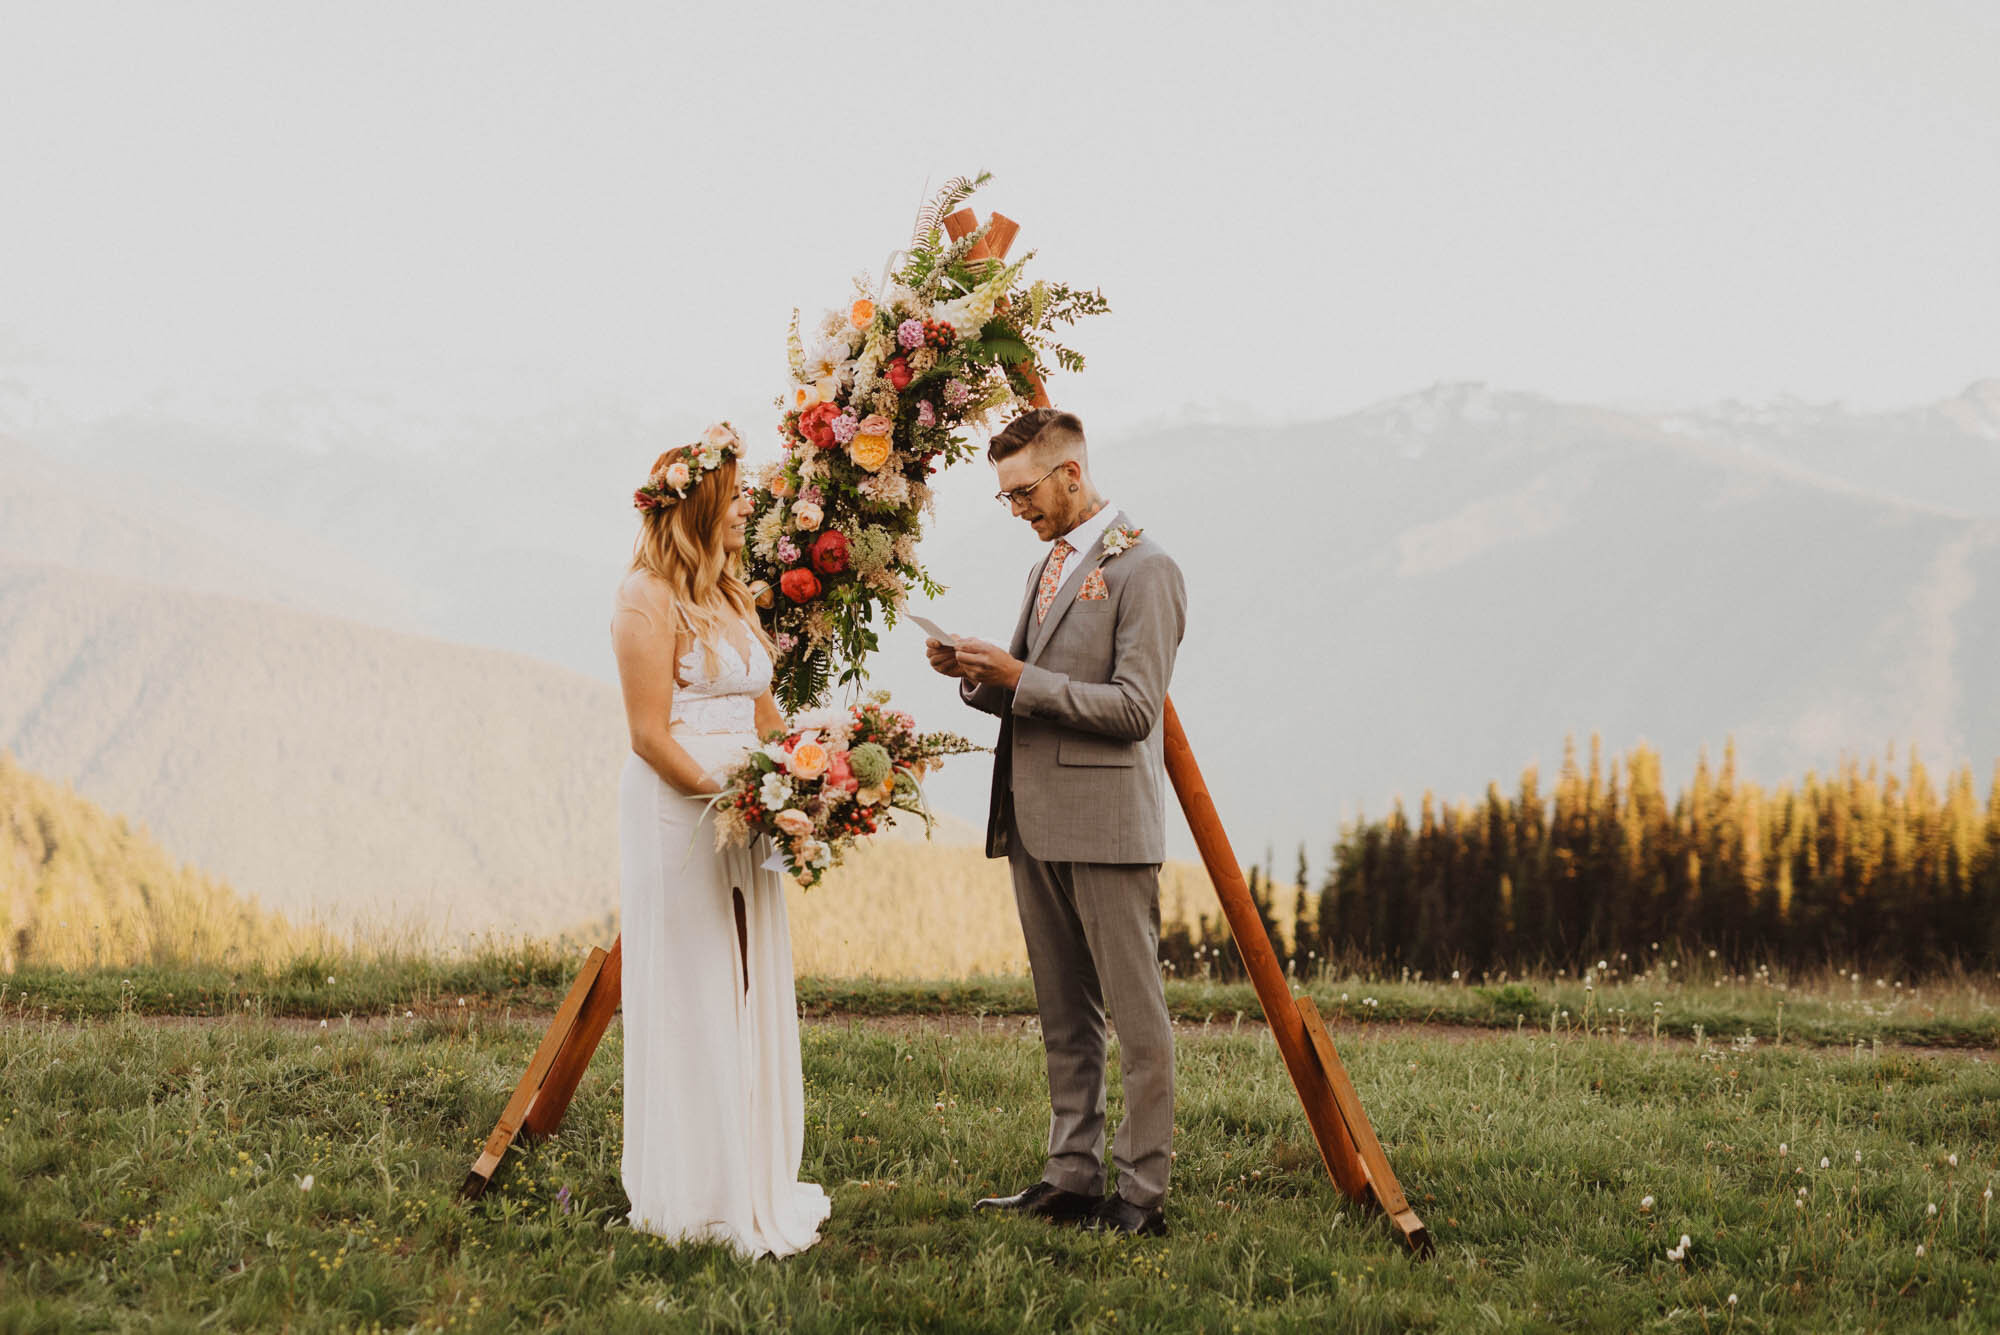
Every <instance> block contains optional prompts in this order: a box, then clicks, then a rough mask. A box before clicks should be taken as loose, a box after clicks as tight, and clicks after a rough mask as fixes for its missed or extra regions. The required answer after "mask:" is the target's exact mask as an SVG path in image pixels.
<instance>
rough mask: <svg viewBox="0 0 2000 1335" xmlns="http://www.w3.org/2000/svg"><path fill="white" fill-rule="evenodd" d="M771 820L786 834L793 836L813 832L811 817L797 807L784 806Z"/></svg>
mask: <svg viewBox="0 0 2000 1335" xmlns="http://www.w3.org/2000/svg"><path fill="white" fill-rule="evenodd" d="M771 822H772V824H774V825H776V826H777V827H778V828H779V829H781V830H783V831H784V832H785V833H786V834H789V835H793V836H799V835H807V834H811V833H812V832H813V823H812V817H811V816H808V815H806V813H805V812H803V811H800V810H799V809H798V808H797V807H786V808H785V809H784V810H783V811H780V812H779V813H778V814H777V815H775V816H773V817H772V818H771Z"/></svg>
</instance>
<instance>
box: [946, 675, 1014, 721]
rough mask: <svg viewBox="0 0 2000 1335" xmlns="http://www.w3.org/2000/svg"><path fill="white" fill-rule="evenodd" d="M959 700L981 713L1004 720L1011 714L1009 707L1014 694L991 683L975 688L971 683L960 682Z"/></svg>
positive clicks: (1003, 687)
mask: <svg viewBox="0 0 2000 1335" xmlns="http://www.w3.org/2000/svg"><path fill="white" fill-rule="evenodd" d="M958 698H959V699H961V700H963V701H965V703H967V704H969V705H971V706H972V707H973V708H974V709H977V710H979V711H980V712H981V713H985V714H996V715H999V716H1000V717H1002V718H1004V717H1006V715H1007V714H1008V713H1010V712H1011V711H1010V709H1009V708H1008V706H1009V705H1011V704H1012V703H1013V699H1014V693H1013V692H1012V691H1010V690H1008V689H1007V688H1006V687H1005V686H994V685H992V684H991V683H987V684H983V685H977V686H975V685H974V684H973V683H971V682H969V681H960V682H959V683H958Z"/></svg>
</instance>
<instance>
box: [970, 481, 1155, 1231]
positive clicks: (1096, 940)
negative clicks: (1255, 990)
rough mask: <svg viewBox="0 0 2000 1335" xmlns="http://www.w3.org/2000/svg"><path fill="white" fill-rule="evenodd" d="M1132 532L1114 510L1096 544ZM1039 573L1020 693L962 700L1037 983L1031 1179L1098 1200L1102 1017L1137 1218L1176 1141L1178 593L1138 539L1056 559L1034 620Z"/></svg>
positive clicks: (998, 853)
mask: <svg viewBox="0 0 2000 1335" xmlns="http://www.w3.org/2000/svg"><path fill="white" fill-rule="evenodd" d="M1129 523H1130V520H1129V519H1128V517H1127V516H1126V515H1124V514H1123V513H1119V514H1118V515H1116V516H1115V517H1114V519H1113V520H1112V523H1111V525H1110V528H1109V529H1108V530H1107V531H1116V530H1117V529H1119V528H1120V527H1123V526H1127V525H1129ZM1047 561H1048V558H1047V557H1044V559H1043V560H1042V561H1038V562H1037V563H1036V564H1035V567H1034V569H1033V570H1032V571H1030V572H1029V576H1028V588H1027V593H1026V596H1025V597H1024V599H1023V601H1022V605H1021V615H1020V619H1019V621H1018V622H1017V623H1016V625H1015V627H1014V638H1013V642H1012V643H1011V644H1010V645H1009V646H1008V652H1010V653H1011V654H1012V655H1013V656H1014V657H1015V658H1017V659H1019V660H1021V662H1022V663H1023V664H1024V666H1023V667H1022V669H1021V678H1020V682H1019V684H1018V685H1017V686H1016V687H1015V688H1014V689H1013V690H1008V689H1006V688H1005V687H1001V686H995V685H982V686H974V685H972V684H970V683H962V684H961V687H960V692H961V694H962V695H963V697H964V698H965V700H966V702H967V703H968V704H970V705H972V706H974V707H975V708H978V709H983V710H985V711H986V712H987V713H989V714H997V715H999V717H1000V740H999V744H998V746H997V748H996V754H995V757H994V764H993V796H992V803H991V807H990V810H989V814H988V819H987V826H986V852H987V856H989V857H1006V858H1007V859H1008V862H1009V865H1010V867H1011V868H1012V871H1013V878H1014V899H1015V903H1016V904H1017V905H1018V907H1019V908H1020V912H1021V931H1022V934H1023V935H1024V936H1025V937H1026V938H1027V943H1028V963H1029V966H1030V967H1031V968H1032V969H1033V970H1034V980H1035V1004H1036V1007H1037V1008H1038V1009H1039V1010H1040V1012H1041V1021H1042V1047H1043V1050H1044V1052H1045V1054H1046V1056H1047V1058H1048V1072H1049V1104H1050V1107H1051V1110H1052V1116H1051V1118H1050V1122H1049V1153H1048V1163H1047V1166H1046V1168H1045V1169H1044V1170H1043V1175H1042V1176H1043V1180H1044V1181H1047V1182H1050V1183H1052V1184H1054V1185H1055V1186H1057V1187H1060V1188H1062V1189H1063V1190H1065V1191H1074V1192H1080V1193H1085V1194H1092V1195H1094V1194H1096V1193H1097V1192H1099V1191H1101V1190H1102V1189H1103V1185H1104V1091H1105V1081H1104V1056H1105V1030H1104V1015H1105V1006H1106V1003H1109V1007H1110V1013H1111V1016H1112V1018H1113V1019H1114V1020H1115V1021H1116V1022H1117V1025H1118V1040H1119V1048H1120V1056H1121V1064H1122V1065H1123V1067H1124V1084H1125V1120H1124V1122H1123V1123H1122V1124H1121V1125H1120V1126H1119V1128H1118V1138H1117V1142H1116V1145H1115V1147H1114V1150H1113V1154H1112V1158H1113V1161H1114V1162H1115V1163H1116V1164H1117V1167H1118V1194H1119V1195H1121V1196H1123V1197H1124V1198H1125V1199H1126V1200H1128V1201H1130V1202H1131V1203H1132V1204H1134V1205H1137V1206H1141V1207H1145V1208H1149V1209H1150V1208H1152V1207H1155V1206H1158V1205H1159V1204H1160V1203H1161V1202H1162V1201H1163V1200H1164V1199H1165V1198H1166V1194H1167V1173H1168V1166H1169V1161H1170V1156H1171V1152H1172V1141H1173V1120H1174V1036H1173V1026H1172V1024H1171V1022H1170V1021H1169V1019H1168V1016H1167V1002H1166V994H1165V991H1164V989H1163V988H1162V986H1161V982H1160V966H1159V949H1160V862H1161V860H1162V859H1163V858H1164V857H1165V824H1166V774H1165V760H1164V749H1163V745H1162V742H1161V718H1162V715H1163V714H1164V712H1165V706H1166V698H1167V683H1168V680H1169V679H1170V678H1171V677H1172V676H1173V671H1174V654H1175V652H1176V651H1177V650H1178V649H1179V647H1180V642H1181V632H1182V630H1183V629H1184V628H1185V626H1186V624H1187V589H1186V586H1185V584H1184V583H1183V581H1182V579H1181V572H1180V567H1179V566H1177V565H1175V564H1174V562H1173V558H1172V557H1170V556H1168V555H1167V553H1166V552H1165V551H1164V550H1162V549H1161V547H1160V545H1159V544H1158V543H1156V542H1154V541H1153V540H1152V539H1151V538H1150V537H1142V538H1141V539H1140V540H1139V541H1138V542H1136V543H1135V544H1133V545H1132V546H1130V547H1128V548H1126V549H1125V550H1124V551H1123V552H1121V553H1119V554H1118V555H1116V556H1112V557H1109V558H1107V557H1106V555H1105V552H1104V547H1103V544H1102V543H1101V542H1097V543H1092V544H1091V547H1090V550H1088V551H1079V552H1077V553H1076V554H1074V555H1072V556H1070V557H1069V558H1068V560H1067V562H1066V563H1065V565H1064V569H1063V571H1062V576H1063V582H1062V586H1061V588H1060V590H1059V591H1058V592H1057V594H1056V596H1055V601H1054V602H1053V603H1051V604H1050V605H1049V609H1048V612H1047V615H1046V616H1045V617H1044V618H1043V619H1042V620H1041V621H1040V622H1039V623H1038V622H1037V621H1036V619H1035V604H1036V597H1037V593H1038V591H1039V588H1040V585H1041V579H1042V571H1043V567H1044V566H1045V565H1046V564H1047ZM1093 574H1095V575H1097V576H1099V577H1101V582H1099V580H1094V579H1093ZM1079 595H1083V596H1079Z"/></svg>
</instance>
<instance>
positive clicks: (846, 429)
mask: <svg viewBox="0 0 2000 1335" xmlns="http://www.w3.org/2000/svg"><path fill="white" fill-rule="evenodd" d="M986 179H987V178H986V177H985V176H984V175H981V176H980V177H979V178H978V179H976V180H971V181H968V180H966V179H965V178H963V177H960V178H959V179H957V180H955V181H953V182H951V183H950V184H949V185H947V186H946V187H945V188H944V190H943V191H942V192H940V193H939V195H938V196H937V197H936V198H935V199H933V200H932V201H931V202H930V203H929V204H928V205H927V206H926V207H925V208H924V210H923V212H922V213H921V214H920V215H919V216H918V218H917V226H916V232H915V234H914V235H913V236H912V238H911V241H910V247H909V249H908V250H906V251H899V252H898V253H897V257H892V259H891V264H892V265H894V264H895V263H896V259H897V258H900V259H901V264H900V267H896V268H894V271H893V273H892V274H885V277H884V279H883V281H882V282H881V284H880V285H879V286H877V285H873V284H871V283H870V282H869V280H867V279H859V280H857V281H856V283H855V294H854V298H853V300H852V301H850V302H849V303H848V304H847V305H845V306H842V307H841V308H840V309H838V310H834V311H830V312H828V313H827V314H826V316H825V317H824V318H823V319H821V320H819V321H818V322H817V323H815V324H812V325H810V326H808V327H806V328H805V329H804V330H803V332H802V331H801V327H800V324H799V319H798V314H797V313H796V312H794V313H793V316H792V328H791V334H790V337H789V339H788V340H787V345H786V350H787V354H788V360H789V363H790V367H791V386H790V388H789V389H788V390H787V392H786V393H785V394H784V395H783V396H782V397H781V398H780V399H779V406H780V408H781V410H782V411H783V421H782V423H781V425H780V428H779V433H780V435H781V436H782V438H783V442H784V449H785V453H784V456H783V458H781V459H780V460H779V461H778V462H777V463H775V464H773V465H771V466H770V467H769V468H768V469H767V470H765V472H764V474H763V475H762V477H761V478H760V479H759V483H758V487H757V491H756V509H755V510H754V511H753V513H752V517H751V527H750V542H749V546H748V549H747V550H746V552H745V556H744V560H745V567H746V574H747V576H748V578H749V580H750V582H751V586H752V588H753V590H754V591H755V593H756V595H757V601H758V606H759V607H760V608H761V609H762V616H763V619H764V627H765V629H766V630H767V631H768V632H769V633H770V635H771V638H772V640H773V641H774V642H775V643H776V645H777V647H778V658H777V665H776V679H775V681H774V683H773V685H774V689H775V691H776V694H777V698H778V701H779V703H780V704H781V705H782V706H783V707H784V708H786V709H798V708H801V707H804V706H807V705H810V704H814V703H817V702H818V701H819V700H820V699H821V698H822V697H823V696H824V695H825V693H826V690H827V688H828V687H829V686H830V685H831V684H832V683H833V681H834V679H835V678H834V668H835V665H836V664H838V665H839V667H840V674H839V678H838V680H839V681H840V682H843V683H845V682H851V681H859V680H860V679H861V678H862V677H864V676H865V675H866V670H865V668H864V667H863V662H864V660H865V659H866V658H867V656H868V654H869V652H870V651H871V650H873V649H874V648H875V647H876V643H877V641H876V633H875V630H874V620H875V613H876V612H877V611H878V610H880V611H881V612H882V613H883V620H884V622H885V624H887V625H894V624H895V619H896V614H897V613H898V612H900V611H901V610H902V608H903V605H904V601H905V598H906V597H907V593H908V589H909V586H910V585H911V584H915V585H917V586H918V587H920V588H922V589H923V590H924V592H925V593H926V594H928V595H930V596H933V597H935V596H936V595H937V594H939V593H942V592H943V589H942V588H941V587H940V586H939V585H938V584H937V583H936V582H935V581H933V580H932V579H931V577H930V575H929V574H928V573H926V572H925V570H924V568H923V567H922V566H921V565H919V564H918V562H917V541H918V539H919V538H920V537H921V536H922V532H923V527H922V516H923V513H924V511H925V510H926V509H927V508H928V507H929V504H930V500H931V491H930V485H929V479H930V477H931V476H932V474H934V473H935V472H936V471H937V470H938V469H939V468H941V467H944V466H945V465H947V464H952V463H956V462H958V461H959V460H961V459H965V458H967V457H969V456H970V455H971V454H972V452H973V450H972V446H971V444H970V443H969V441H968V440H967V438H966V434H965V433H966V432H967V431H970V430H975V429H979V428H983V427H985V426H986V425H987V424H988V423H989V421H990V420H991V418H992V417H993V415H994V414H995V413H996V412H998V411H999V410H1000V409H1002V408H1005V407H1007V406H1008V405H1010V404H1013V403H1015V402H1017V401H1022V402H1025V401H1027V400H1029V399H1031V398H1032V397H1033V395H1034V393H1035V387H1036V385H1037V384H1038V383H1039V377H1040V376H1042V375H1044V374H1045V373H1046V372H1047V369H1048V368H1047V367H1046V365H1045V364H1044V358H1050V359H1053V360H1054V361H1055V363H1056V364H1057V365H1059V366H1061V367H1062V368H1064V369H1065V370H1070V371H1077V370H1081V369H1082V368H1083V358H1082V357H1081V356H1079V355H1078V354H1077V353H1075V352H1073V351H1071V350H1070V349H1069V348H1066V347H1064V346H1062V345H1061V344H1059V343H1057V342H1056V341H1054V339H1053V338H1052V337H1051V334H1052V331H1053V330H1054V329H1055V327H1056V326H1057V325H1058V324H1065V325H1066V324H1070V323H1072V322H1074V321H1075V320H1076V319H1078V318H1079V317H1081V316H1085V315H1096V314H1099V313H1101V312H1103V311H1106V310H1108V309H1109V305H1108V303H1107V302H1106V301H1105V300H1104V298H1103V296H1102V295H1100V294H1099V293H1097V292H1094V291H1080V290H1077V289H1074V288H1071V287H1068V286H1066V285H1064V284H1061V283H1051V282H1046V281H1037V282H1034V283H1024V282H1023V280H1022V270H1023V268H1024V267H1025V266H1026V264H1027V262H1028V261H1029V260H1030V259H1032V258H1033V252H1030V253H1029V254H1028V255H1025V256H1023V257H1022V258H1021V259H1020V260H1018V261H1016V262H1015V263H1013V264H1006V263H1004V262H1002V261H1001V260H998V259H994V258H982V257H980V256H979V255H977V254H975V252H976V251H978V250H979V249H980V243H981V241H982V240H984V239H985V237H986V235H987V231H988V229H987V228H986V227H980V228H976V229H974V230H972V231H970V232H967V233H966V234H965V235H963V236H960V237H958V238H956V239H949V238H948V237H947V236H946V229H945V227H944V225H943V224H944V220H945V218H946V217H947V215H949V214H950V213H952V211H953V210H955V209H957V208H958V207H959V205H961V204H962V203H964V201H965V200H966V199H967V198H968V197H969V196H970V195H971V194H972V192H973V191H974V190H976V189H977V188H978V187H979V186H980V185H981V184H983V183H984V182H985V180H986Z"/></svg>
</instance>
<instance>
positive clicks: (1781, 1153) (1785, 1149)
mask: <svg viewBox="0 0 2000 1335" xmlns="http://www.w3.org/2000/svg"><path fill="white" fill-rule="evenodd" d="M1791 1152H1792V1147H1791V1146H1790V1145H1787V1144H1786V1143H1785V1142H1784V1141H1782V1140H1781V1141H1779V1142H1778V1157H1779V1158H1780V1159H1782V1158H1784V1157H1785V1156H1786V1155H1787V1154H1790V1153H1791Z"/></svg>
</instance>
